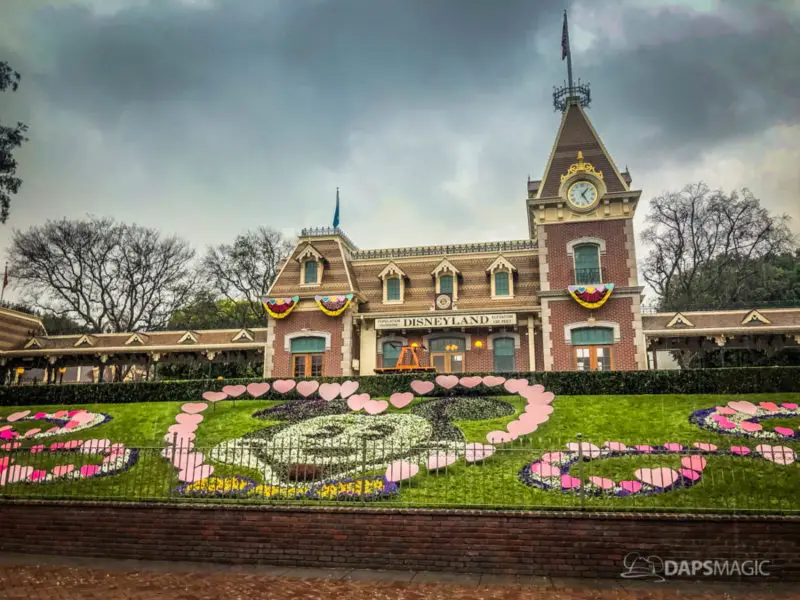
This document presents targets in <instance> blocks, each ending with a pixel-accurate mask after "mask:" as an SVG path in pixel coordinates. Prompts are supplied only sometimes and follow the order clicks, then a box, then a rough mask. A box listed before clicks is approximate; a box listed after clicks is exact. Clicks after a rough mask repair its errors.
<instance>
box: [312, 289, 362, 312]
mask: <svg viewBox="0 0 800 600" xmlns="http://www.w3.org/2000/svg"><path fill="white" fill-rule="evenodd" d="M352 300H353V294H345V295H344V296H314V301H315V302H316V303H317V306H318V307H319V309H320V310H321V311H322V312H324V313H325V314H326V315H328V316H329V317H338V316H339V315H340V314H342V313H343V312H344V311H345V310H347V307H348V306H350V302H351V301H352Z"/></svg>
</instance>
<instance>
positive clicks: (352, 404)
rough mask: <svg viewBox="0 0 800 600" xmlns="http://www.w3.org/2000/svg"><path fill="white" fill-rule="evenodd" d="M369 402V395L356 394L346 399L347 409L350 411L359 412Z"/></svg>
mask: <svg viewBox="0 0 800 600" xmlns="http://www.w3.org/2000/svg"><path fill="white" fill-rule="evenodd" d="M369 401H370V399H369V394H356V395H355V396H350V397H349V398H348V399H347V408H349V409H350V410H361V409H362V408H364V405H365V404H366V403H367V402H369Z"/></svg>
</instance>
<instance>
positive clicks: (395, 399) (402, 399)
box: [389, 392, 414, 408]
mask: <svg viewBox="0 0 800 600" xmlns="http://www.w3.org/2000/svg"><path fill="white" fill-rule="evenodd" d="M413 399H414V394H412V393H411V392H395V393H394V394H392V395H391V396H389V402H390V403H391V405H392V406H394V407H395V408H404V407H406V406H408V405H409V403H410V402H411V401H412V400H413Z"/></svg>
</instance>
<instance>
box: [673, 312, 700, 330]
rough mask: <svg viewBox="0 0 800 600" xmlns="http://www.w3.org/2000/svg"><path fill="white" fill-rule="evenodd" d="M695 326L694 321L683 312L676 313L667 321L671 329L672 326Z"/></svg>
mask: <svg viewBox="0 0 800 600" xmlns="http://www.w3.org/2000/svg"><path fill="white" fill-rule="evenodd" d="M680 326H685V327H694V323H692V322H691V321H690V320H689V319H687V318H686V316H685V315H684V314H683V313H675V315H674V316H673V317H672V318H671V319H670V320H669V323H667V328H668V329H670V328H672V327H680Z"/></svg>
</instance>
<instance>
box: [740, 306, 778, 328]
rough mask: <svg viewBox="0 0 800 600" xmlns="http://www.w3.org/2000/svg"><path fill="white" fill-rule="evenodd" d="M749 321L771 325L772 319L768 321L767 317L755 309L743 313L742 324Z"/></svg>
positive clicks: (746, 323)
mask: <svg viewBox="0 0 800 600" xmlns="http://www.w3.org/2000/svg"><path fill="white" fill-rule="evenodd" d="M750 323H761V324H763V325H771V324H772V321H770V320H769V319H768V318H767V317H765V316H764V315H762V314H761V313H760V312H758V311H757V310H751V311H750V312H749V313H747V314H746V315H745V317H744V319H742V325H748V324H750Z"/></svg>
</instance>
